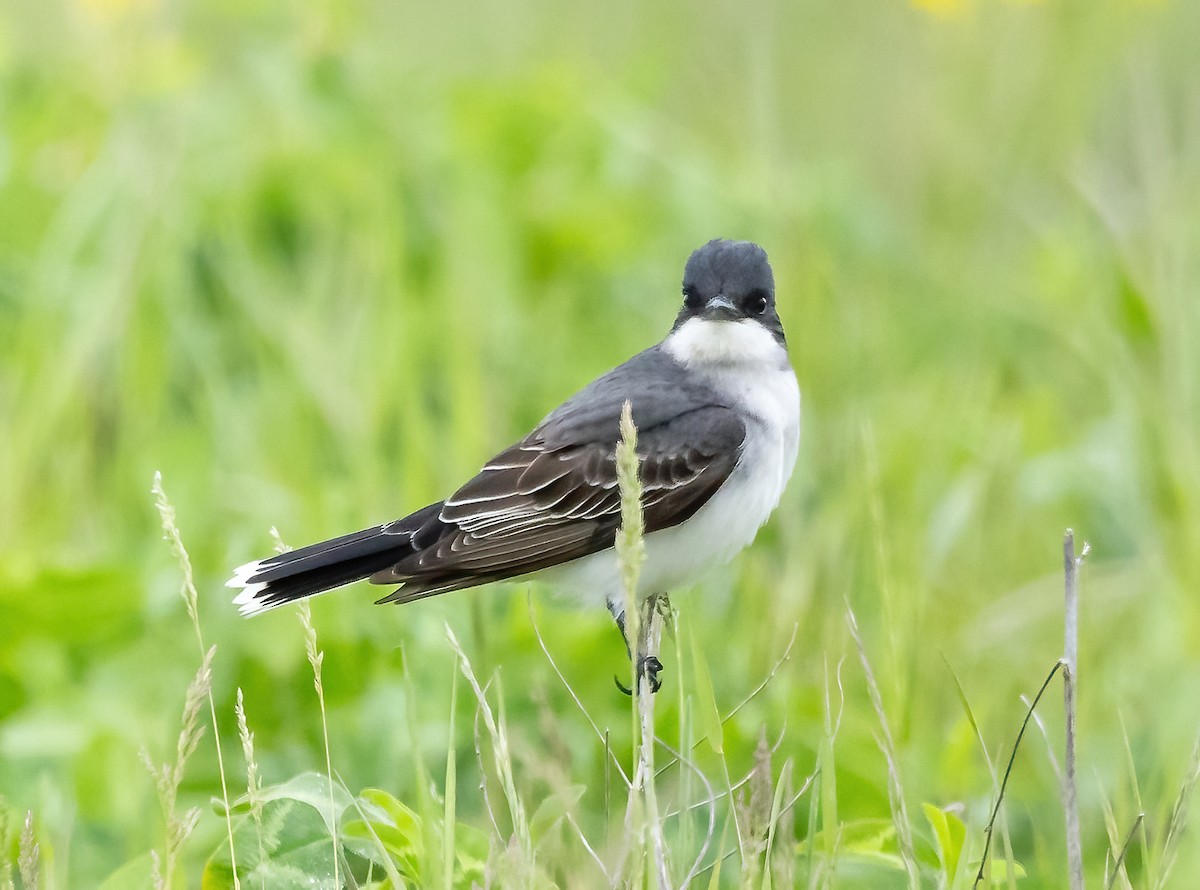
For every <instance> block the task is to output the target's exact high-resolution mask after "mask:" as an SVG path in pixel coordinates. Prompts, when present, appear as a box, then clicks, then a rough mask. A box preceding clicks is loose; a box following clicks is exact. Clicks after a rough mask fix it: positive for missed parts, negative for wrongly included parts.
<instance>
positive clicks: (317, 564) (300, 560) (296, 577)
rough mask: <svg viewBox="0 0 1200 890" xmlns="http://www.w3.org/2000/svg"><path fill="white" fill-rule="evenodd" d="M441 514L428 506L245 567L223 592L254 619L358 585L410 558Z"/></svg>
mask: <svg viewBox="0 0 1200 890" xmlns="http://www.w3.org/2000/svg"><path fill="white" fill-rule="evenodd" d="M440 508H441V504H431V505H430V506H429V507H426V508H425V509H424V510H420V511H418V512H417V513H414V514H413V515H412V516H409V517H406V518H405V519H403V520H399V521H397V522H392V523H388V524H386V525H376V526H373V527H371V528H367V529H363V530H362V531H358V532H352V533H351V534H348V535H342V536H341V537H340V538H333V539H332V540H329V541H322V542H320V543H319V544H310V545H309V546H307V547H301V548H300V549H299V550H289V551H288V552H287V553H279V554H276V555H275V556H269V557H267V558H266V559H260V560H257V561H255V562H250V563H246V565H244V566H241V567H240V568H237V569H235V570H234V573H233V577H232V578H230V579H229V580H228V581H226V582H225V586H226V587H233V588H237V589H239V593H238V595H237V596H236V597H234V599H233V602H234V603H235V604H236V605H237V606H238V608H239V611H240V612H241V613H242V614H243V615H256V614H258V613H259V612H265V611H266V610H267V609H273V608H275V607H276V606H282V605H284V604H285V603H290V602H294V601H296V600H300V599H304V598H305V597H308V596H312V595H314V594H317V593H323V592H324V591H326V590H332V589H333V588H335V587H341V586H343V585H345V584H350V583H352V582H354V581H361V580H363V579H364V578H369V577H370V576H371V575H373V574H375V573H376V572H378V571H381V570H383V569H386V568H388V567H389V566H392V565H395V564H396V563H397V562H399V561H400V560H401V559H403V558H404V557H406V556H409V555H410V554H412V553H413V542H412V539H413V535H414V533H415V532H416V531H417V530H418V529H419V528H420V527H421V525H422V524H423V523H424V522H425V521H427V520H428V519H430V518H433V517H435V516H436V515H437V512H438V510H439V509H440Z"/></svg>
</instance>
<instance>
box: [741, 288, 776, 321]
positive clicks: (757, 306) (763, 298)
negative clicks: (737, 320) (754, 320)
mask: <svg viewBox="0 0 1200 890" xmlns="http://www.w3.org/2000/svg"><path fill="white" fill-rule="evenodd" d="M770 303H771V301H770V300H769V299H768V298H767V294H766V293H765V292H764V291H760V290H755V291H751V292H750V295H749V296H747V297H746V311H747V312H753V313H754V314H755V315H762V314H763V313H764V312H766V311H767V306H769V305H770Z"/></svg>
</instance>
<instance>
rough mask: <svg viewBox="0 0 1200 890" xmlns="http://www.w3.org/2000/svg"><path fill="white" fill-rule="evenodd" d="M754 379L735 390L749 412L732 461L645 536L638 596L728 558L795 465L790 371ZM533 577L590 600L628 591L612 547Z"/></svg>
mask: <svg viewBox="0 0 1200 890" xmlns="http://www.w3.org/2000/svg"><path fill="white" fill-rule="evenodd" d="M755 377H756V379H753V380H752V379H749V378H747V379H746V380H745V381H744V388H742V387H739V389H740V390H741V391H740V395H741V398H743V399H744V400H745V402H746V404H748V406H749V407H751V408H752V409H753V410H754V416H753V418H752V419H751V421H750V422H749V423H748V424H747V430H746V439H745V441H744V443H743V445H742V453H741V457H740V459H739V460H738V464H737V466H736V467H735V468H734V470H733V472H732V473H731V474H730V476H729V478H728V479H727V480H726V481H725V483H724V484H723V485H722V486H721V487H720V489H718V491H717V492H716V494H714V495H713V496H712V498H710V499H709V501H708V502H707V503H705V504H704V506H703V507H701V508H700V509H699V510H697V511H696V513H695V514H694V515H693V516H692V517H691V518H690V519H688V520H686V521H685V522H683V523H681V524H679V525H676V526H672V527H671V528H667V529H662V530H661V531H656V532H652V533H651V534H649V535H647V536H646V539H645V543H646V561H645V563H644V564H643V565H642V570H641V575H640V579H639V583H638V592H639V594H641V595H648V594H650V593H658V592H669V591H671V590H674V589H676V588H679V587H684V586H687V585H689V584H691V583H693V582H695V581H696V580H697V579H698V578H700V577H702V576H703V575H704V574H705V573H706V572H707V571H709V570H710V569H712V568H715V567H716V566H719V565H722V564H724V563H726V562H728V561H729V560H731V559H732V558H733V557H734V556H736V555H737V554H738V553H739V552H740V551H741V550H742V549H744V548H745V547H746V546H747V545H748V544H749V543H750V542H751V541H753V540H754V536H755V534H757V532H758V530H759V528H761V527H762V525H763V523H765V522H766V521H767V519H768V518H769V517H770V515H771V512H772V511H773V510H774V509H775V507H776V506H777V505H778V504H779V499H780V497H781V496H782V495H783V489H784V486H785V485H787V481H788V479H789V478H790V477H791V474H792V469H793V467H794V466H795V463H796V452H797V448H798V446H799V435H800V429H799V422H800V416H799V415H800V394H799V390H798V388H797V386H796V378H795V375H794V374H792V372H791V369H790V368H789V369H786V370H774V369H772V370H771V371H769V372H767V373H766V374H765V375H764V374H762V372H761V370H760V371H759V374H756V375H755ZM764 378H765V379H764ZM727 379H728V377H727ZM536 577H537V578H538V580H540V581H544V582H545V583H547V584H548V585H550V586H552V587H555V588H557V589H560V590H564V591H565V592H570V593H573V594H575V595H578V596H580V597H583V598H586V599H587V600H589V601H592V602H595V601H596V600H603V601H605V602H608V603H619V602H621V601H622V600H623V599H624V596H625V592H624V588H623V585H622V583H621V573H620V567H619V565H618V563H617V557H616V552H615V551H614V550H613V549H611V548H610V549H608V550H603V551H601V552H599V553H593V554H591V555H590V556H585V557H583V558H581V559H577V560H574V561H572V562H569V563H565V564H564V565H561V566H555V567H553V568H550V569H546V570H543V571H542V572H539V573H537V576H536Z"/></svg>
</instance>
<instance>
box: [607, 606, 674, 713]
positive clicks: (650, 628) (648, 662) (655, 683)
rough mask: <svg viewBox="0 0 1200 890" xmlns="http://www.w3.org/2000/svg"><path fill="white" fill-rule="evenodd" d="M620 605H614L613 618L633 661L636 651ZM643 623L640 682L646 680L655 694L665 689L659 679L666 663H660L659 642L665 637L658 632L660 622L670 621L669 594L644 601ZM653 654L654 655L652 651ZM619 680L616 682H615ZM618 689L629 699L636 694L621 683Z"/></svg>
mask: <svg viewBox="0 0 1200 890" xmlns="http://www.w3.org/2000/svg"><path fill="white" fill-rule="evenodd" d="M618 608H619V607H618V606H617V605H616V604H610V605H609V609H610V610H611V611H612V613H613V618H615V619H616V622H617V629H618V630H619V631H621V638H622V639H623V640H624V641H625V652H626V654H627V655H628V656H629V657H630V658H631V659H632V658H633V657H634V655H633V653H634V647H633V645H632V644H631V642H630V639H629V634H628V632H627V630H626V624H625V610H624V609H620V610H619V611H618ZM641 610H642V614H641V616H640V617H641V621H640V622H639V624H638V639H637V650H636V651H637V682H641V680H642V679H643V678H645V680H646V685H647V687H648V688H649V689H650V692H651V693H652V694H653V693H655V692H658V690H660V689H661V688H662V681H661V680H660V679H659V678H658V674H659V672H660V671H661V670H662V669H663V665H662V662H661V661H659V660H658V654H657V649H658V638H659V636H660V635H661V630H658V631H657V632H656V619H658V618H661V617H666V618H667V619H668V621H669V620H670V616H671V614H672V613H671V603H670V600H668V599H667V597H666V594H651V595H650V596H648V597H646V598H645V599H644V600H642V603H641ZM652 650H653V651H652ZM614 679H615V678H614ZM616 682H617V688H618V689H620V690H621V691H622V692H624V693H625V694H626V695H632V694H633V692H632V690H630V689H627V688H626V687H625V686H624V685H623V684H622V683H621V681H620V680H619V679H618V680H617V681H616Z"/></svg>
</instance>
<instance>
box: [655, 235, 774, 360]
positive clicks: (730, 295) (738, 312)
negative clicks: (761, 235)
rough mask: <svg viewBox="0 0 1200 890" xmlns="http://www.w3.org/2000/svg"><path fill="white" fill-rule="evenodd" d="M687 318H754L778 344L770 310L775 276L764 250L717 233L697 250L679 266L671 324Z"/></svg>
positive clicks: (725, 319) (772, 310)
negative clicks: (677, 303) (678, 303)
mask: <svg viewBox="0 0 1200 890" xmlns="http://www.w3.org/2000/svg"><path fill="white" fill-rule="evenodd" d="M692 318H703V319H707V320H712V321H734V322H737V321H753V322H756V323H758V324H761V325H762V326H763V327H765V328H766V329H767V330H769V331H770V332H771V333H772V334H774V335H775V337H776V339H777V340H779V342H780V343H782V342H783V324H782V323H781V322H780V320H779V315H778V313H776V311H775V276H774V275H773V274H772V273H771V264H770V263H769V262H767V252H766V251H765V250H763V249H762V248H761V247H759V246H758V245H757V244H754V243H753V242H751V241H725V240H723V239H720V238H715V239H713V240H712V241H709V242H708V243H707V244H705V245H704V246H703V247H701V248H700V249H698V250H696V251H695V252H694V253H693V254H692V255H691V257H689V258H688V261H687V266H686V267H684V270H683V308H682V309H680V310H679V315H678V316H677V317H676V319H675V329H677V328H679V327H680V326H681V325H683V324H684V323H685V322H687V321H688V320H689V319H692Z"/></svg>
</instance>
